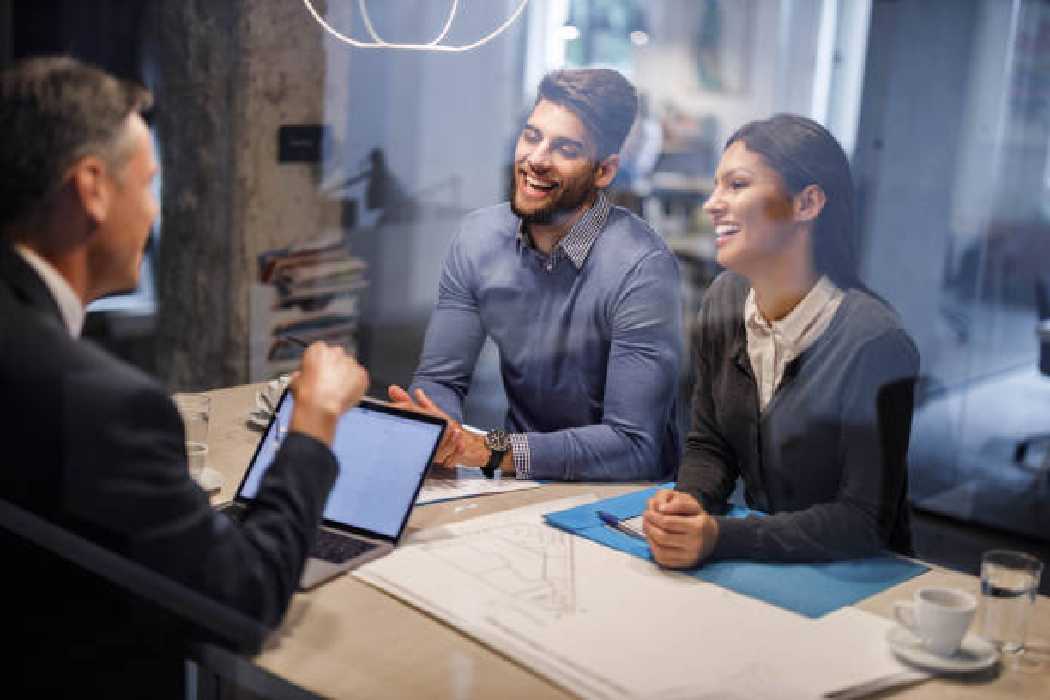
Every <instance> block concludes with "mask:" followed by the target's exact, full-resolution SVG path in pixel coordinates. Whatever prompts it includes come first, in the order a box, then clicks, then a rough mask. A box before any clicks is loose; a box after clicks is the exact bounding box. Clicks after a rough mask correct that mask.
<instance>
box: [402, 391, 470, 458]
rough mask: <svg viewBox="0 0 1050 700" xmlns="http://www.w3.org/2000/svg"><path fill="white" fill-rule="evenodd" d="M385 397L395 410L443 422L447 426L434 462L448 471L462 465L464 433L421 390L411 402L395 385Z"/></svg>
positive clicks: (455, 422) (405, 392) (460, 427)
mask: <svg viewBox="0 0 1050 700" xmlns="http://www.w3.org/2000/svg"><path fill="white" fill-rule="evenodd" d="M387 395H388V396H389V397H390V403H391V404H392V405H393V406H396V407H397V408H402V409H405V410H408V411H418V412H420V413H426V414H429V415H431V416H436V417H437V418H440V419H441V420H443V421H445V424H446V426H447V427H446V428H445V436H444V437H443V438H441V444H440V445H438V448H437V452H435V453H434V462H435V463H436V464H439V465H440V466H442V467H447V468H449V469H451V468H453V467H455V466H456V464H461V463H463V462H462V459H463V456H464V455H463V452H464V448H465V446H466V445H465V440H464V437H465V436H466V431H465V430H463V426H462V425H460V424H459V422H458V421H456V420H455V419H453V418H452V417H451V416H449V415H448V414H447V413H445V412H444V411H442V410H441V409H440V408H438V405H437V404H436V403H434V402H433V401H431V400H430V397H429V396H427V395H426V393H425V392H424V391H423V390H422V389H416V396H415V399H414V400H413V398H412V396H411V395H409V393H408V392H407V391H405V390H404V389H402V388H401V387H399V386H398V385H396V384H391V385H390V386H389V387H388V388H387Z"/></svg>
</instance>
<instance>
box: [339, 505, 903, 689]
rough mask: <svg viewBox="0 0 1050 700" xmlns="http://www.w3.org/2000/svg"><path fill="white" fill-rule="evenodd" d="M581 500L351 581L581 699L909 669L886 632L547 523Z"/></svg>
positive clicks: (464, 530) (483, 524)
mask: <svg viewBox="0 0 1050 700" xmlns="http://www.w3.org/2000/svg"><path fill="white" fill-rule="evenodd" d="M591 499H593V497H591ZM585 500H587V499H567V500H565V501H555V502H547V503H542V504H539V505H536V506H530V507H527V508H522V509H518V510H515V511H509V512H504V513H497V514H495V515H490V516H484V517H481V518H476V519H474V520H470V521H466V522H460V523H455V524H452V525H446V526H444V527H442V528H440V529H438V530H437V531H434V532H430V531H424V532H422V533H419V534H418V535H417V536H416V537H415V538H413V544H409V545H406V546H402V547H401V548H399V549H398V550H397V551H396V552H394V553H392V554H390V555H388V556H386V557H383V558H381V559H378V560H376V561H374V562H371V563H369V564H367V565H365V566H364V567H362V568H360V569H358V570H357V571H356V572H355V574H354V575H356V576H358V577H359V578H361V579H363V580H365V581H367V582H369V583H371V584H372V585H375V586H377V587H379V588H381V589H383V590H385V591H387V592H389V593H391V594H393V595H395V596H398V597H400V598H402V599H404V600H406V601H408V602H410V603H412V604H413V605H415V606H417V607H419V608H421V609H423V610H426V611H427V612H429V613H431V614H433V615H435V616H436V617H439V618H441V619H443V620H445V621H446V622H448V623H449V624H451V625H453V626H455V627H458V628H459V629H461V630H462V631H464V632H466V633H468V634H470V635H472V636H474V637H476V638H477V639H479V640H481V641H483V642H485V643H486V644H489V645H490V646H492V647H493V648H496V649H499V650H500V651H501V652H502V653H505V654H507V655H509V656H511V657H512V658H515V659H518V660H520V661H521V662H522V663H525V664H526V665H528V666H530V667H531V668H533V669H534V670H535V671H537V672H538V673H541V674H543V675H545V676H547V677H548V678H550V679H551V680H552V681H554V682H556V683H558V684H560V685H562V686H564V687H566V688H568V689H569V690H571V691H573V692H575V693H577V694H579V695H582V696H584V697H600V698H657V697H659V698H665V699H672V700H673V699H675V698H712V699H713V698H720V699H723V698H729V699H733V698H741V699H742V698H749V699H750V698H778V699H779V698H786V699H791V698H818V697H820V696H821V694H822V693H824V692H825V691H828V690H832V689H836V688H843V687H846V686H850V685H853V684H855V683H859V682H862V681H866V680H871V679H874V678H878V677H881V676H884V675H887V674H889V673H895V672H899V671H901V670H904V668H905V667H904V666H903V665H902V664H901V663H900V662H898V661H896V659H894V657H893V655H892V652H891V651H890V650H889V647H888V645H887V644H886V642H885V637H886V630H887V628H888V626H889V625H890V624H891V623H890V622H889V621H887V620H884V619H882V618H878V617H876V616H873V615H870V614H867V613H864V612H862V611H860V610H856V609H853V608H844V609H842V610H839V611H837V612H835V613H832V614H830V615H827V616H825V617H824V618H821V619H819V620H811V619H808V618H805V617H802V616H801V615H796V614H794V613H791V612H788V611H785V610H782V609H780V608H777V607H774V606H771V605H767V604H765V603H762V602H759V601H757V600H755V599H752V598H748V597H746V596H742V595H738V594H736V593H733V592H731V591H729V590H726V589H724V588H721V587H719V586H715V585H713V584H709V583H705V582H703V581H699V580H697V579H694V578H692V577H690V576H686V575H683V574H677V573H673V572H668V571H666V570H662V569H660V568H658V567H656V566H654V565H653V564H651V563H649V562H646V561H643V560H641V559H638V558H635V557H632V556H630V555H627V554H624V553H622V552H617V551H615V550H611V549H609V548H606V547H603V546H601V545H599V544H597V543H594V542H591V541H589V540H585V539H583V538H580V537H576V536H573V535H570V534H568V533H565V532H562V531H560V530H557V529H555V528H552V527H549V526H547V525H546V524H545V523H544V522H543V520H542V513H543V512H549V511H553V510H561V509H563V508H567V507H571V506H572V505H576V504H578V503H580V502H584V501H585ZM428 533H429V535H428ZM420 572H426V575H425V576H423V575H420Z"/></svg>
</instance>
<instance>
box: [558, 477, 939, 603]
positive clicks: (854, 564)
mask: <svg viewBox="0 0 1050 700" xmlns="http://www.w3.org/2000/svg"><path fill="white" fill-rule="evenodd" d="M673 486H674V485H673V484H665V485H663V486H660V487H657V488H650V489H645V490H644V491H636V492H634V493H629V494H625V495H623V496H617V497H615V498H609V499H606V500H603V501H596V502H595V503H588V504H586V505H582V506H577V507H576V508H570V509H568V510H563V511H558V512H555V513H548V514H547V515H546V519H547V522H548V523H550V524H551V525H553V526H554V527H557V528H560V529H562V530H565V531H566V532H570V533H572V534H574V535H579V536H580V537H586V538H587V539H589V540H593V541H595V542H598V543H599V544H603V545H605V546H606V547H612V548H613V549H618V550H620V551H621V552H627V553H628V554H633V555H634V556H636V557H640V558H642V559H647V560H649V561H652V555H651V554H650V553H649V545H648V544H646V543H645V542H644V541H642V540H639V539H636V538H634V537H631V536H630V535H625V534H623V533H621V532H619V531H617V530H614V529H613V528H611V527H609V526H607V525H605V524H604V523H603V522H602V521H601V520H600V519H599V518H598V511H599V510H604V511H606V512H608V513H611V514H613V515H615V516H616V517H618V518H621V519H623V518H633V517H635V516H638V515H641V514H642V511H644V510H645V505H646V502H647V501H648V500H649V498H650V497H651V496H652V495H653V494H654V493H656V491H657V489H658V488H671V487H673ZM747 515H757V516H762V515H763V514H762V513H759V512H757V511H752V510H750V509H748V508H744V507H741V506H733V509H732V510H731V511H730V512H729V517H733V518H743V517H746V516H747ZM927 569H928V567H926V566H923V565H922V564H916V563H915V562H912V561H909V560H907V559H904V558H902V557H898V556H896V555H892V554H887V555H885V556H878V557H870V558H867V559H851V560H848V561H838V562H832V563H828V564H765V563H758V562H750V561H718V562H711V563H709V564H704V565H703V566H701V567H699V568H696V569H691V570H686V571H683V572H682V573H685V574H687V575H690V576H693V577H694V578H698V579H700V580H701V581H707V582H709V583H714V584H717V585H719V586H722V587H723V588H728V589H729V590H731V591H735V592H737V593H742V594H744V595H747V596H751V597H752V598H757V599H759V600H761V601H764V602H766V603H770V604H772V605H776V606H778V607H781V608H784V609H785V610H791V611H792V612H796V613H799V614H800V615H805V616H806V617H811V618H816V617H821V616H823V615H825V614H827V613H829V612H832V611H834V610H838V609H839V608H841V607H843V606H844V605H852V604H853V603H856V602H857V601H859V600H863V599H864V598H867V597H868V596H871V595H874V594H876V593H878V592H879V591H882V590H885V589H887V588H889V587H891V586H895V585H897V584H898V583H901V582H903V581H907V580H908V579H910V578H913V577H915V576H918V575H919V574H921V573H923V572H925V571H927Z"/></svg>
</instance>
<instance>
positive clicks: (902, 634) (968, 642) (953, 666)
mask: <svg viewBox="0 0 1050 700" xmlns="http://www.w3.org/2000/svg"><path fill="white" fill-rule="evenodd" d="M886 641H888V642H889V643H890V647H891V648H892V649H893V652H894V653H895V654H896V655H897V656H899V657H900V658H901V659H903V660H905V661H907V662H908V663H910V664H913V665H915V666H920V667H922V668H925V669H929V670H931V671H941V672H942V673H944V672H946V673H965V672H969V671H980V670H982V669H985V668H989V667H990V666H993V665H994V664H995V663H996V662H997V661H999V650H998V649H996V648H995V646H994V645H993V644H992V643H991V642H989V641H987V640H985V639H983V638H982V637H978V636H977V635H976V634H968V635H966V637H964V638H963V640H962V644H960V645H959V649H958V651H956V652H955V653H954V654H952V655H951V656H942V655H941V654H934V653H933V652H932V651H930V650H929V649H927V648H926V647H924V646H923V645H922V641H921V640H920V639H919V638H918V637H916V636H915V635H914V634H912V633H911V631H909V630H907V629H905V628H904V627H901V626H900V625H898V626H896V627H894V628H892V629H891V630H890V631H889V633H888V634H887V635H886Z"/></svg>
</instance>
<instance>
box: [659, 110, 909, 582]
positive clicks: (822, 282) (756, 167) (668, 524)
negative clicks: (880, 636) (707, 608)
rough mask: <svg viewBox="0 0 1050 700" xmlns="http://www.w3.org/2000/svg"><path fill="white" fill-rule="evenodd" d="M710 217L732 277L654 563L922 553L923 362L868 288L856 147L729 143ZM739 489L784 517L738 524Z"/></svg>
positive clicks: (711, 312)
mask: <svg viewBox="0 0 1050 700" xmlns="http://www.w3.org/2000/svg"><path fill="white" fill-rule="evenodd" d="M704 210H705V212H706V213H707V214H708V215H709V216H710V217H711V221H712V223H713V224H714V228H715V233H716V236H717V247H718V261H719V263H720V264H721V265H722V266H724V267H725V268H727V271H726V272H724V273H722V274H721V275H720V276H719V277H718V278H717V279H716V280H715V281H714V283H712V285H711V287H710V288H709V289H708V290H707V292H706V293H705V295H704V302H703V306H702V308H701V311H700V317H699V322H698V326H697V329H696V336H695V342H694V348H695V351H696V356H695V358H694V361H695V362H696V363H697V381H696V386H695V389H694V393H693V404H692V428H691V431H690V433H689V436H688V439H687V441H686V451H685V456H684V458H683V460H682V463H681V465H680V467H679V472H678V484H677V487H676V489H675V490H670V491H661V492H659V493H658V494H657V495H656V496H655V497H653V498H652V499H651V500H650V502H649V506H648V508H647V510H646V513H645V518H644V527H645V533H646V535H647V537H648V539H649V544H650V547H651V549H652V552H653V557H654V559H655V560H656V561H657V562H658V563H660V564H663V565H665V566H670V567H675V568H687V567H692V566H695V565H697V564H699V563H701V562H703V561H705V560H707V559H754V560H765V561H827V560H832V559H841V558H850V557H858V556H865V555H869V554H874V553H876V552H878V551H880V550H883V549H885V548H890V549H895V550H898V551H904V552H907V551H910V530H909V525H908V508H907V500H906V494H907V467H906V453H907V447H908V436H909V433H910V429H911V417H912V407H913V386H914V381H915V378H916V376H917V373H918V365H919V358H918V352H917V351H916V349H915V345H914V343H913V342H912V340H911V338H910V337H909V336H908V334H907V333H906V332H905V331H904V330H903V329H902V328H901V326H900V322H899V320H898V318H897V316H896V314H895V313H894V312H893V310H892V309H891V308H890V307H889V306H888V305H887V304H886V303H885V302H884V301H883V300H882V299H881V298H879V297H878V296H877V295H875V294H873V293H872V292H871V291H869V290H868V289H867V288H866V287H864V285H863V284H862V283H861V282H860V280H859V277H858V273H857V256H856V253H855V248H856V241H855V225H854V217H855V212H854V204H853V181H852V177H851V176H850V170H849V163H848V161H847V158H846V155H845V153H843V151H842V147H841V146H840V145H839V144H838V142H837V141H836V140H835V138H834V137H833V136H832V135H831V134H830V133H828V131H827V130H826V129H824V127H822V126H820V125H819V124H817V123H816V122H814V121H812V120H810V119H806V118H805V117H800V116H797V115H790V114H778V115H776V116H774V117H772V118H770V119H767V120H762V121H755V122H751V123H749V124H747V125H745V126H743V127H742V128H740V129H739V130H738V131H737V132H736V133H735V134H733V136H732V137H731V138H730V139H729V141H728V142H727V144H726V148H725V151H724V152H723V154H722V159H721V162H720V163H719V166H718V170H717V173H716V175H715V188H714V191H713V192H712V194H711V196H710V198H709V199H708V201H707V203H706V204H705V205H704ZM738 478H740V479H741V480H742V481H743V485H744V491H745V496H746V499H747V503H748V505H749V506H750V507H751V508H753V509H754V510H757V511H762V512H764V513H767V514H768V515H766V516H764V517H757V516H749V517H747V518H730V517H727V516H725V515H723V514H724V513H725V512H726V511H727V509H728V507H727V499H728V497H729V496H730V494H731V493H732V491H733V489H734V486H735V484H736V481H737V479H738Z"/></svg>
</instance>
